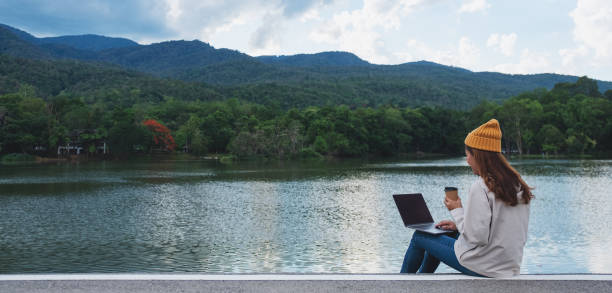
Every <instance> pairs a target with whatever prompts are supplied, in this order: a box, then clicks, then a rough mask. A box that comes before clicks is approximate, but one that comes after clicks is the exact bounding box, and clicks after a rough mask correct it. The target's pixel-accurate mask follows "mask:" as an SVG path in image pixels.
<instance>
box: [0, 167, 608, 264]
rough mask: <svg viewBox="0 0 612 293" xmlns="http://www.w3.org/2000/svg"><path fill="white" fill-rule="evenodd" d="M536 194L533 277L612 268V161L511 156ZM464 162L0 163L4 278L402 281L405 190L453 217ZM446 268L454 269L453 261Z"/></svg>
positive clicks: (468, 177) (529, 253)
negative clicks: (397, 199)
mask: <svg viewBox="0 0 612 293" xmlns="http://www.w3.org/2000/svg"><path fill="white" fill-rule="evenodd" d="M511 163H512V164H513V166H515V168H517V169H518V170H519V172H521V173H522V174H523V178H524V179H525V181H526V182H527V183H528V184H529V185H531V186H534V187H535V188H536V189H535V190H534V191H533V193H534V194H535V195H536V199H535V200H534V201H532V207H531V219H530V227H529V240H528V243H527V246H526V248H525V254H524V258H523V265H522V271H521V272H522V273H531V274H535V273H612V254H610V253H609V245H610V244H611V243H612V233H611V232H610V229H609V227H610V224H609V222H610V221H611V220H612V196H611V195H610V192H609V190H608V189H609V188H610V187H612V160H513V161H511ZM476 178H477V177H476V176H475V175H473V174H472V173H471V171H470V168H469V167H468V165H467V164H466V162H465V158H449V159H437V160H412V161H408V160H407V161H384V160H383V161H364V160H339V161H325V162H291V163H290V162H275V163H236V164H232V165H223V164H219V163H217V162H210V161H189V160H171V159H167V158H164V157H157V158H152V159H148V160H131V161H103V162H84V163H83V162H82V163H58V164H32V165H13V166H6V165H5V166H0V206H1V208H0V273H94V272H103V273H106V272H201V273H264V272H265V273H281V272H284V273H293V272H298V273H396V272H399V269H400V266H401V263H402V260H403V255H404V253H405V250H406V248H407V247H408V243H409V241H410V237H411V235H412V231H411V230H409V229H406V228H404V226H403V224H402V221H401V218H400V216H399V213H398V212H397V209H396V207H395V203H394V202H393V199H392V196H391V195H392V194H394V193H409V192H420V193H423V195H424V197H425V199H426V201H427V204H428V206H429V208H430V210H431V211H432V214H433V216H434V219H436V220H441V219H448V218H450V214H449V212H448V211H447V210H446V208H445V206H444V204H443V198H444V191H443V189H444V186H449V185H451V186H457V187H459V195H460V196H462V197H464V199H465V196H466V193H467V190H468V188H469V186H470V185H471V183H472V182H473V181H474V180H476ZM438 272H453V270H452V269H450V268H448V267H446V266H444V265H442V266H441V267H440V269H439V270H438Z"/></svg>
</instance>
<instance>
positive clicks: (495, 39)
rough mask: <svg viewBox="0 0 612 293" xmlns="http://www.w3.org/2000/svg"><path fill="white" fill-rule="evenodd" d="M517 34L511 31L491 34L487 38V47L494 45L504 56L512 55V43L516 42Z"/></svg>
mask: <svg viewBox="0 0 612 293" xmlns="http://www.w3.org/2000/svg"><path fill="white" fill-rule="evenodd" d="M516 39H517V35H516V33H511V34H507V35H504V34H502V35H500V34H497V33H495V34H491V35H490V36H489V39H487V47H494V48H496V49H497V50H499V51H500V52H501V53H502V54H504V55H505V56H512V55H513V54H514V45H515V44H516Z"/></svg>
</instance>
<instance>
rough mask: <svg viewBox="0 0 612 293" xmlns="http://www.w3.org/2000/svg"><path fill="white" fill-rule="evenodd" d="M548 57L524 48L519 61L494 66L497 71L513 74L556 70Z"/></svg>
mask: <svg viewBox="0 0 612 293" xmlns="http://www.w3.org/2000/svg"><path fill="white" fill-rule="evenodd" d="M548 57H549V56H547V55H545V54H538V53H533V52H530V51H529V50H528V49H523V51H522V52H521V57H520V60H519V62H518V63H504V64H498V65H495V67H494V68H495V70H496V71H499V72H503V73H511V74H530V73H542V72H555V70H552V68H551V66H550V62H549V58H548ZM557 72H558V71H557Z"/></svg>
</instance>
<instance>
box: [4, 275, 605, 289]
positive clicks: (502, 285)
mask: <svg viewBox="0 0 612 293" xmlns="http://www.w3.org/2000/svg"><path fill="white" fill-rule="evenodd" d="M355 291H360V292H491V291H494V292H612V275H593V274H584V275H521V276H518V277H514V278H509V279H488V278H477V277H470V276H465V275H459V274H423V275H403V274H402V275H400V274H357V275H356V274H27V275H22V274H19V275H17V274H15V275H0V292H292V293H298V292H355Z"/></svg>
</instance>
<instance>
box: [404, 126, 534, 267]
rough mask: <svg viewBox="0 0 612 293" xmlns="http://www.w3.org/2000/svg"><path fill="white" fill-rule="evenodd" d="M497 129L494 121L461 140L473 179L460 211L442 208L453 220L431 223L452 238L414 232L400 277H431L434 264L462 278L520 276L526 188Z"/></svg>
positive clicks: (451, 203)
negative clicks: (475, 177)
mask: <svg viewBox="0 0 612 293" xmlns="http://www.w3.org/2000/svg"><path fill="white" fill-rule="evenodd" d="M501 136H502V134H501V130H500V128H499V123H498V122H497V120H495V119H491V120H490V121H489V122H487V123H485V124H483V125H481V126H480V127H478V128H476V129H475V130H473V131H472V132H470V133H469V134H468V136H467V137H466V138H465V155H466V156H467V163H468V164H469V165H470V167H472V171H473V172H474V174H476V175H478V176H479V177H478V179H477V180H476V181H475V182H474V183H473V184H472V186H471V187H470V191H469V195H468V198H467V202H466V203H465V207H464V206H463V205H462V203H461V199H457V200H451V199H449V198H446V199H445V201H444V204H445V205H446V207H447V208H448V209H449V210H450V212H451V215H452V217H453V218H454V219H455V221H454V222H453V221H449V220H444V221H441V222H440V223H438V224H437V226H438V227H439V228H441V229H446V230H452V231H455V233H454V234H453V235H450V236H448V235H431V234H427V233H423V232H419V231H416V232H415V233H414V235H413V236H412V240H411V241H410V246H409V247H408V251H406V256H405V257H404V263H403V265H402V269H401V272H402V273H416V272H419V273H433V272H434V271H435V270H436V268H437V267H438V264H440V261H442V262H444V263H445V264H447V265H448V266H450V267H452V268H454V269H456V270H458V271H460V272H462V273H464V274H468V275H472V276H486V277H495V278H504V277H512V276H515V275H518V274H519V273H520V267H521V260H522V257H523V247H524V246H525V242H526V240H527V226H528V223H529V201H530V200H531V199H532V197H533V195H532V194H531V188H530V187H529V186H527V184H526V183H525V181H523V179H521V176H520V175H519V174H518V172H516V170H514V168H512V167H511V166H510V164H509V163H508V161H506V159H505V158H504V156H503V155H502V154H501Z"/></svg>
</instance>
